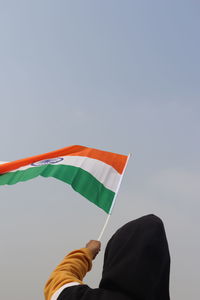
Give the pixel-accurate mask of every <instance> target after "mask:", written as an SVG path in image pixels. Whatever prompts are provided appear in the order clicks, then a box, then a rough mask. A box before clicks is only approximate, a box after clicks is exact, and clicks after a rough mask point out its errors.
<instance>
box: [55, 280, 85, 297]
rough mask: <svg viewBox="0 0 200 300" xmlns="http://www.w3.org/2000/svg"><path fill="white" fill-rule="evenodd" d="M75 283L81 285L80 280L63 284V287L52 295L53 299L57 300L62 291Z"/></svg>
mask: <svg viewBox="0 0 200 300" xmlns="http://www.w3.org/2000/svg"><path fill="white" fill-rule="evenodd" d="M74 285H80V283H79V282H70V283H67V284H65V285H63V286H61V288H59V289H58V290H57V291H56V292H55V293H54V294H53V295H52V296H51V300H56V299H58V297H59V295H60V294H61V293H62V291H63V290H64V289H66V288H68V287H70V286H74Z"/></svg>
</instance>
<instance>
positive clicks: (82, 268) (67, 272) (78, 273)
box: [44, 240, 100, 300]
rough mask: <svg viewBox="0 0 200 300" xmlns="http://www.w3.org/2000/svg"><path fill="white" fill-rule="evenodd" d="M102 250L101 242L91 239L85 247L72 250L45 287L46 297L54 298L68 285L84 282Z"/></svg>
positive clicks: (51, 299) (47, 299)
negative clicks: (94, 260)
mask: <svg viewBox="0 0 200 300" xmlns="http://www.w3.org/2000/svg"><path fill="white" fill-rule="evenodd" d="M99 251H100V242H98V241H94V240H93V241H90V242H88V243H87V244H86V247H85V248H82V249H79V250H75V251H72V252H70V253H69V254H68V255H67V256H65V258H64V259H63V261H62V262H61V263H60V264H59V265H58V266H57V267H56V269H55V270H54V271H53V272H52V273H51V275H50V278H49V280H48V281H47V283H46V285H45V289H44V294H45V299H46V300H54V298H55V299H57V297H58V295H59V294H60V293H61V292H62V290H63V289H65V288H66V287H69V286H72V285H75V284H83V281H82V280H83V278H84V276H85V275H86V273H87V272H88V271H90V270H91V267H92V260H93V259H94V258H95V257H96V255H97V254H98V253H99Z"/></svg>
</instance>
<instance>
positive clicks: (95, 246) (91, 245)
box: [86, 240, 101, 259]
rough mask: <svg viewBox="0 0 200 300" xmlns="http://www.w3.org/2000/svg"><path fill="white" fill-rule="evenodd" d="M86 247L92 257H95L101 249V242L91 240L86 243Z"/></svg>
mask: <svg viewBox="0 0 200 300" xmlns="http://www.w3.org/2000/svg"><path fill="white" fill-rule="evenodd" d="M86 248H88V249H90V251H91V252H92V256H93V257H92V259H95V257H96V256H97V254H98V253H99V251H100V250H101V243H100V242H99V241H94V240H91V241H89V242H88V243H87V244H86Z"/></svg>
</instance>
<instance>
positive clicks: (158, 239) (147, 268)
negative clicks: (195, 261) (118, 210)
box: [99, 215, 170, 300]
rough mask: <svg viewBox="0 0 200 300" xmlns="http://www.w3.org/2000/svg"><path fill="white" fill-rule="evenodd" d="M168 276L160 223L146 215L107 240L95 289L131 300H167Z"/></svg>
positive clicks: (162, 228) (162, 230)
mask: <svg viewBox="0 0 200 300" xmlns="http://www.w3.org/2000/svg"><path fill="white" fill-rule="evenodd" d="M169 272H170V255H169V249H168V243H167V238H166V234H165V229H164V226H163V223H162V221H161V220H160V219H159V218H158V217H156V216H154V215H148V216H144V217H142V218H139V219H137V220H134V221H131V222H129V223H127V224H125V225H124V226H123V227H121V228H120V229H119V230H118V231H117V232H116V233H115V234H114V235H113V237H112V238H111V239H110V241H109V242H108V245H107V247H106V251H105V258H104V267H103V274H102V280H101V282H100V285H99V287H100V289H105V290H111V291H115V292H116V291H119V292H120V293H122V294H125V295H127V296H129V297H130V298H131V299H134V300H169V299H170V296H169Z"/></svg>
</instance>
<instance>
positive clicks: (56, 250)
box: [0, 0, 200, 300]
mask: <svg viewBox="0 0 200 300" xmlns="http://www.w3.org/2000/svg"><path fill="white" fill-rule="evenodd" d="M199 28H200V4H199V2H198V1H193V0H188V1H183V0H181V1H179V0H173V1H172V0H166V1H164V0H157V1H156V0H152V1H148V0H146V1H145V0H142V1H139V0H138V1H134V0H124V1H118V0H106V1H105V0H101V1H96V0H90V1H89V0H85V1H80V0H79V1H78V0H77V1H72V0H71V1H67V0H58V1H52V0H40V1H39V0H35V1H30V0H24V1H22V0H18V1H14V0H13V1H12V0H6V1H0V42H1V47H0V103H1V106H0V107H1V114H0V126H1V133H0V136H1V147H0V160H1V161H11V160H15V159H19V158H24V157H27V156H31V155H36V154H41V153H44V152H48V151H52V150H56V149H59V148H62V147H66V146H70V145H74V144H80V145H85V146H91V147H94V148H99V149H104V150H108V151H113V152H118V153H122V154H127V153H129V152H131V153H133V156H132V157H131V160H130V162H129V165H128V168H127V172H126V174H125V177H124V180H123V182H122V186H121V189H120V192H119V196H118V199H117V203H116V206H115V208H114V211H113V215H112V217H111V220H110V223H109V225H108V228H107V230H106V232H105V234H104V236H103V239H102V251H101V254H100V255H99V256H98V258H97V259H96V261H95V263H94V267H93V270H92V271H91V272H90V274H89V275H88V276H87V277H86V278H85V282H86V283H88V284H89V285H90V286H92V287H96V286H97V285H98V282H99V280H100V278H101V270H102V263H103V254H104V248H105V245H106V243H107V241H108V240H109V238H110V237H111V235H112V234H113V233H114V232H115V230H116V229H117V228H118V227H119V226H121V225H122V224H124V223H125V222H127V221H130V220H132V219H134V218H138V217H140V216H142V215H145V214H148V213H154V214H157V215H159V216H160V217H161V218H162V219H163V221H164V223H165V227H166V231H167V236H168V241H169V246H170V251H171V284H170V290H171V298H172V299H174V300H188V299H199V296H200V287H199V276H200V275H199V269H200V262H199V253H200V240H199V236H200V229H199V228H200V217H199V215H200V214H199V211H200V200H199V199H200V188H199V186H200V184H199V182H200V169H199V168H200V160H199V153H200V139H199V125H200V117H199V116H200V97H199V96H200V84H199V81H200V63H199V53H200V39H199ZM0 189H1V191H0V220H1V226H0V237H1V247H0V266H1V274H0V278H1V288H0V298H1V299H4V300H10V299H16V300H26V299H29V300H35V299H38V300H42V299H43V286H44V283H45V281H46V280H47V278H48V276H49V274H50V272H51V271H52V270H53V268H54V267H55V266H56V265H57V264H58V263H59V261H60V260H61V259H62V258H63V257H64V255H65V254H66V253H67V252H69V251H71V250H74V249H75V248H80V247H82V246H84V245H85V243H86V242H87V241H88V240H89V239H96V238H97V237H98V235H99V233H100V231H101V228H102V226H103V224H104V221H105V218H106V214H105V213H104V212H103V211H102V210H100V209H98V208H97V207H96V206H94V205H93V204H91V203H90V202H89V201H87V200H85V199H84V198H83V197H81V196H80V195H79V194H77V193H75V192H74V191H73V190H72V189H71V188H70V187H69V186H67V185H65V184H64V183H62V182H59V181H56V180H55V179H45V178H42V177H40V178H37V179H34V180H32V181H29V182H26V183H19V184H17V185H15V186H3V187H1V188H0Z"/></svg>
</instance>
